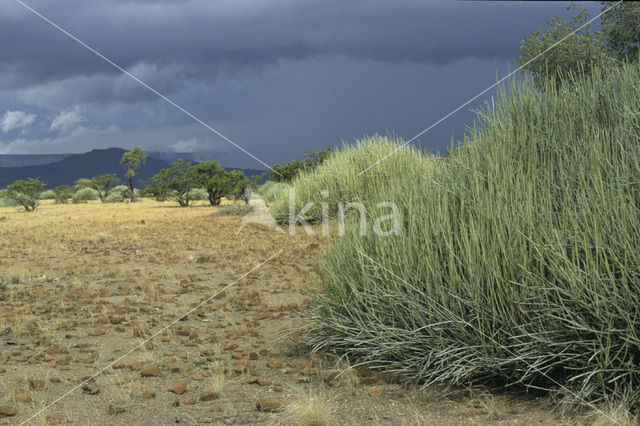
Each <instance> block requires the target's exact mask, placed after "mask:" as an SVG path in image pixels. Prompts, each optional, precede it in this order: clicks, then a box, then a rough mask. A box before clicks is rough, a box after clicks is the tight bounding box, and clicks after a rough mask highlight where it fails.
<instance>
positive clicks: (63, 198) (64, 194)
mask: <svg viewBox="0 0 640 426" xmlns="http://www.w3.org/2000/svg"><path fill="white" fill-rule="evenodd" d="M53 192H54V193H55V194H56V204H57V203H63V204H67V203H68V202H69V198H71V197H73V194H74V192H75V191H74V190H73V188H70V187H69V185H58V186H56V187H55V188H53Z"/></svg>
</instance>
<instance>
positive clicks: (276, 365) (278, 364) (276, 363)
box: [267, 359, 282, 369]
mask: <svg viewBox="0 0 640 426" xmlns="http://www.w3.org/2000/svg"><path fill="white" fill-rule="evenodd" d="M267 367H269V368H271V369H276V368H280V367H282V363H281V362H280V361H279V360H277V359H270V360H269V361H267Z"/></svg>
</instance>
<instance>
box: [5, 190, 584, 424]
mask: <svg viewBox="0 0 640 426" xmlns="http://www.w3.org/2000/svg"><path fill="white" fill-rule="evenodd" d="M221 208H222V209H224V206H223V207H221ZM218 209H220V208H218ZM215 211H216V208H211V207H207V206H205V205H204V203H202V205H198V204H197V203H196V205H195V206H194V207H192V208H188V209H184V208H179V207H176V206H175V204H172V203H169V202H166V203H163V202H157V201H153V200H149V199H143V200H140V201H138V202H136V203H115V204H110V203H105V204H102V203H100V202H99V201H93V202H89V203H86V204H73V205H72V204H54V203H53V202H52V201H43V202H42V204H41V205H40V206H39V207H38V209H37V211H36V212H33V213H27V212H25V211H24V210H20V209H19V208H18V207H4V208H0V233H1V234H2V240H1V244H0V270H1V271H2V278H3V280H4V281H3V286H2V288H1V289H0V405H1V406H3V407H2V415H1V416H0V423H2V424H17V423H20V422H23V421H25V420H27V419H29V418H31V417H32V416H33V415H34V414H35V415H36V416H35V417H33V418H31V420H30V422H31V423H32V424H114V425H115V424H121V425H128V424H176V423H181V424H248V423H266V424H307V425H311V424H316V425H321V424H362V425H364V424H532V423H537V424H562V423H564V422H565V421H566V418H565V419H564V420H563V418H561V417H560V416H559V415H558V414H557V413H555V412H554V409H553V408H554V405H553V403H552V402H551V401H550V400H549V399H548V398H547V397H545V396H544V395H539V396H536V395H526V396H525V395H523V394H519V393H511V392H505V391H491V389H488V388H479V387H455V388H445V387H442V386H436V385H434V386H430V387H427V388H424V389H421V388H420V387H418V386H414V385H404V384H403V381H402V379H401V377H398V376H397V375H394V374H390V373H383V372H382V373H381V372H379V371H377V370H371V369H367V368H364V367H357V366H353V365H349V363H348V361H347V360H346V359H345V358H340V357H338V356H331V355H329V354H322V353H317V354H313V353H312V352H311V350H310V348H309V347H308V346H305V345H304V344H302V343H301V342H300V341H299V339H298V338H297V336H298V335H299V334H300V332H301V330H304V328H305V327H306V326H307V325H308V323H309V320H310V315H311V314H310V306H309V305H310V299H309V297H308V295H307V292H308V291H309V290H313V289H314V288H315V287H316V284H317V281H318V278H317V276H316V268H317V258H318V255H319V254H321V253H322V252H323V251H324V250H326V248H327V246H328V245H329V244H330V242H329V241H330V239H329V238H326V237H322V236H321V232H320V230H319V229H318V228H317V227H316V228H315V230H316V231H318V232H316V235H307V234H306V233H305V231H304V230H299V232H297V234H296V235H295V236H290V235H287V234H283V233H278V232H275V231H274V229H272V228H269V227H267V226H263V225H258V224H249V225H247V226H245V227H244V228H243V229H242V230H241V231H240V232H239V233H237V234H236V232H237V230H238V228H239V227H240V224H241V217H240V216H215ZM278 252H280V254H279V255H277V256H275V257H273V258H272V259H271V260H270V261H269V262H267V263H265V264H264V265H262V266H261V267H259V268H257V269H255V270H253V272H250V273H249V274H248V275H246V276H245V277H243V275H244V274H246V273H247V272H249V271H251V270H252V269H253V268H255V267H256V266H257V265H259V264H260V263H261V262H263V261H264V260H265V259H268V258H270V257H271V256H273V255H274V254H276V253H278ZM236 280H237V282H236ZM234 282H235V284H233V285H232V286H231V287H229V288H227V289H226V290H224V291H223V292H222V293H220V294H219V295H217V296H216V297H214V298H213V299H211V300H210V301H209V302H207V303H205V304H203V305H202V306H201V307H199V308H198V309H197V310H195V311H194V312H192V313H190V314H189V315H188V316H186V317H184V318H183V319H181V320H180V321H177V322H176V323H175V324H174V325H173V326H171V327H169V328H167V329H166V330H164V331H162V332H161V333H160V334H158V335H157V336H155V337H153V338H151V339H149V338H150V337H151V336H153V335H154V334H155V333H157V332H158V331H160V330H162V329H163V328H165V327H167V326H168V325H169V324H171V323H172V322H174V321H175V320H176V319H177V318H179V317H181V316H182V315H184V314H185V313H186V312H188V311H189V310H191V309H192V308H193V307H195V306H197V305H198V304H200V303H201V302H202V301H204V300H207V299H209V298H211V297H212V296H213V295H215V294H216V293H217V292H219V291H220V290H221V289H224V288H225V287H226V286H228V285H229V284H232V283H234ZM147 339H149V340H147ZM141 344H142V346H140V345H141ZM135 347H139V348H138V349H137V350H135V351H133V352H131V353H129V354H128V355H127V356H126V357H124V358H122V359H120V360H118V359H119V358H120V357H121V356H122V355H124V354H127V353H128V352H129V351H130V350H131V349H133V348H135ZM115 360H118V361H117V362H115V364H113V365H111V366H110V367H108V368H106V369H105V370H104V372H103V373H102V374H100V375H98V376H96V377H95V378H94V379H91V380H89V381H88V382H86V383H84V384H82V383H83V382H84V381H86V380H87V379H88V378H90V377H91V376H92V375H94V374H95V373H97V372H99V371H100V370H102V369H103V368H105V367H107V366H109V365H110V364H111V363H113V362H114V361H115ZM74 389H75V390H74ZM71 390H73V392H71V393H70V394H68V396H66V397H64V398H62V399H61V400H59V401H58V402H57V403H55V404H54V405H52V406H51V407H49V408H48V409H46V410H44V411H42V412H40V410H42V409H43V408H45V407H47V405H48V404H50V403H51V402H54V401H55V400H56V399H58V398H59V397H60V396H63V395H65V394H66V393H67V392H69V391H71ZM579 420H580V419H578V418H574V419H573V420H572V421H571V422H572V423H575V422H577V421H579Z"/></svg>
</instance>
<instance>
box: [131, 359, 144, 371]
mask: <svg viewBox="0 0 640 426" xmlns="http://www.w3.org/2000/svg"><path fill="white" fill-rule="evenodd" d="M128 367H129V369H130V370H142V363H141V362H139V361H133V362H132V363H130V364H129V365H128Z"/></svg>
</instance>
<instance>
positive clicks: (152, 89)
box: [15, 0, 282, 176]
mask: <svg viewBox="0 0 640 426" xmlns="http://www.w3.org/2000/svg"><path fill="white" fill-rule="evenodd" d="M15 1H16V2H17V3H19V4H20V5H22V6H23V7H24V8H25V9H27V10H29V11H31V12H33V13H34V14H35V15H36V16H38V17H39V18H41V19H42V20H44V21H45V22H47V23H48V24H49V25H51V26H52V27H54V28H55V29H57V30H59V31H60V32H62V33H63V34H64V35H66V36H67V37H69V38H71V39H72V40H74V41H75V42H76V43H78V44H80V45H81V46H83V47H85V48H86V49H88V50H89V51H91V52H92V53H93V54H95V55H96V56H98V57H99V58H100V59H102V60H104V61H105V62H107V63H109V64H110V65H111V66H113V67H114V68H116V69H117V70H118V71H120V72H122V73H123V74H125V75H126V76H128V77H131V78H132V79H133V80H135V81H136V82H137V83H139V84H140V85H141V86H143V87H144V88H145V89H147V90H149V91H150V92H151V93H153V94H155V95H157V96H158V97H160V98H161V99H163V100H165V101H166V102H168V103H169V104H171V105H172V106H173V107H175V108H176V109H178V110H180V111H182V112H183V113H184V114H186V115H187V116H189V117H190V118H192V119H193V120H195V121H196V122H198V123H199V124H201V125H203V126H204V127H206V128H207V129H209V130H210V131H212V132H213V133H215V134H216V135H218V136H220V137H221V138H222V139H224V140H225V141H227V142H229V143H230V144H231V145H233V146H235V147H236V148H238V149H239V150H240V151H242V152H244V153H245V154H247V155H248V156H249V157H251V158H253V159H254V160H256V161H257V162H259V163H260V164H262V165H263V166H266V167H267V168H268V169H269V170H271V171H272V172H274V173H276V174H278V175H280V176H282V175H281V174H280V173H279V172H278V171H277V170H274V169H273V168H271V166H269V165H268V164H267V163H265V162H264V161H262V160H261V159H259V158H258V157H256V156H255V155H253V154H251V153H250V152H249V151H247V150H246V149H244V148H243V147H241V146H240V145H238V144H237V143H235V142H234V141H232V140H231V139H229V138H228V137H226V136H225V135H223V134H222V133H220V132H219V131H217V130H216V129H214V128H213V127H211V126H210V125H208V124H207V123H205V122H204V121H202V120H201V119H199V118H198V117H196V116H195V115H193V114H192V113H190V112H189V111H187V110H186V109H184V108H183V107H181V106H180V105H178V104H177V103H175V102H174V101H172V100H171V99H169V98H168V97H166V96H165V95H163V94H162V93H160V92H158V91H157V90H156V89H154V88H153V87H151V86H149V85H148V84H147V83H145V82H144V81H142V80H140V79H139V78H138V77H136V76H135V75H133V74H131V73H130V72H129V71H127V70H125V69H124V68H122V67H121V66H120V65H118V64H116V63H115V62H113V61H112V60H111V59H109V58H107V57H106V56H104V55H103V54H102V53H100V52H98V51H97V50H96V49H94V48H93V47H91V46H89V45H88V44H86V43H85V42H83V41H82V40H80V39H79V38H78V37H76V36H74V35H73V34H71V33H70V32H69V31H67V30H65V29H64V28H62V27H60V26H59V25H57V24H56V23H55V22H53V21H52V20H50V19H49V18H47V17H46V16H44V15H42V14H41V13H40V12H38V11H37V10H35V9H33V8H32V7H31V6H29V5H28V4H26V3H24V2H23V1H22V0H15Z"/></svg>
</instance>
